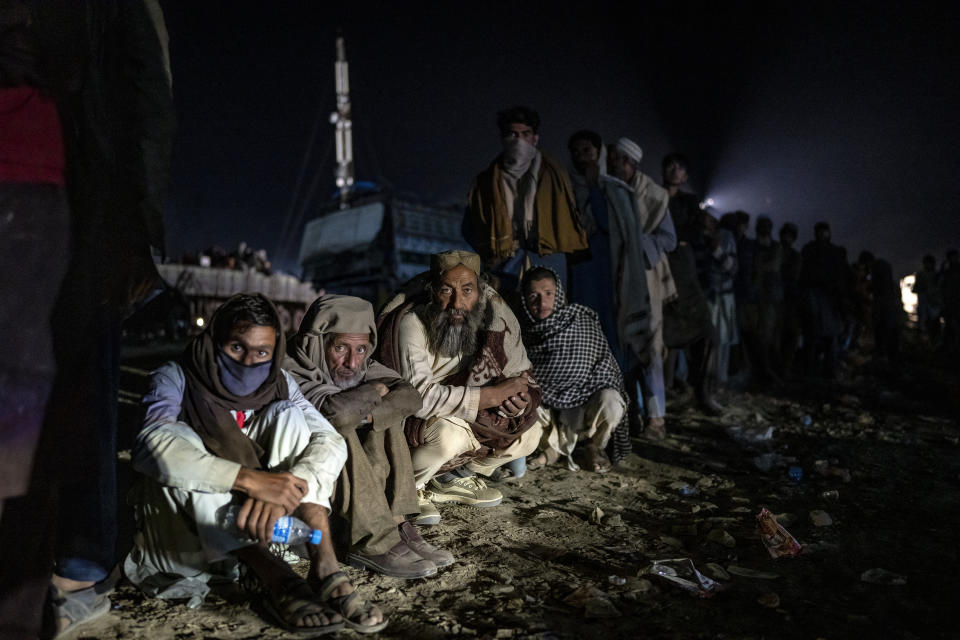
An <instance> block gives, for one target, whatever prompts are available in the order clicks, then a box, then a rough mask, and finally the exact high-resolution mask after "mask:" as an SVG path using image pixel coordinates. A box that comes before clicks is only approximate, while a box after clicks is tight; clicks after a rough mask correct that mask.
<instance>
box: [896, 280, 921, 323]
mask: <svg viewBox="0 0 960 640" xmlns="http://www.w3.org/2000/svg"><path fill="white" fill-rule="evenodd" d="M916 281H917V277H916V276H915V275H913V274H911V275H909V276H904V278H903V280H901V281H900V301H901V302H903V310H904V311H906V312H907V314H908V315H911V316H912V315H915V314H916V313H917V294H915V293H914V292H913V283H914V282H916Z"/></svg>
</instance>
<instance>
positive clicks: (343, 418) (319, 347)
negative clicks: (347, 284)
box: [283, 295, 420, 431]
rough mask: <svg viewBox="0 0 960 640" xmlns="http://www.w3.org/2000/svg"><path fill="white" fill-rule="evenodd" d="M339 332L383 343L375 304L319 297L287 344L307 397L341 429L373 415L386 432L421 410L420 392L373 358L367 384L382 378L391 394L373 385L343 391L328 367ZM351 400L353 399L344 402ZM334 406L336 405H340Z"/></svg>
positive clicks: (289, 365)
mask: <svg viewBox="0 0 960 640" xmlns="http://www.w3.org/2000/svg"><path fill="white" fill-rule="evenodd" d="M337 333H356V334H360V333H367V334H369V335H370V344H371V347H372V349H371V351H373V349H375V348H376V346H377V327H376V324H375V323H374V320H373V306H372V305H371V304H370V303H369V302H367V301H366V300H362V299H360V298H355V297H353V296H341V295H325V296H321V297H319V298H317V299H316V300H315V301H314V302H313V304H311V305H310V308H309V309H308V310H307V313H306V315H304V317H303V320H302V321H301V322H300V331H299V332H297V335H296V336H294V337H293V339H292V340H291V341H290V344H288V345H287V357H286V359H285V360H284V361H283V368H284V369H286V370H287V371H289V372H290V375H292V376H293V379H294V380H296V381H297V384H298V385H300V390H301V391H302V392H303V395H304V397H306V399H307V400H308V401H309V402H310V403H311V404H313V405H314V406H315V407H316V408H317V409H319V410H320V411H321V412H322V413H323V414H324V415H325V416H326V417H327V418H329V419H330V421H331V422H332V423H333V425H334V426H335V427H337V429H338V430H339V429H340V428H341V427H342V426H346V425H349V426H350V427H356V426H357V424H359V423H360V422H361V421H362V420H363V418H364V416H365V415H366V414H368V413H370V414H372V415H373V417H374V421H373V428H374V429H375V430H376V431H382V430H384V429H386V428H388V427H390V425H391V424H392V423H394V422H396V421H397V420H403V419H404V418H405V417H406V416H408V415H411V414H413V413H416V412H417V411H419V410H420V395H419V394H418V393H417V392H416V390H415V389H414V388H413V387H412V386H411V385H410V384H408V383H407V382H406V381H405V380H403V378H401V377H400V374H398V373H397V372H396V371H393V370H391V369H388V368H387V367H385V366H383V365H382V364H380V363H379V362H376V361H375V360H373V358H372V357H371V358H368V359H367V361H366V362H365V363H364V368H363V376H362V382H364V383H366V382H371V381H377V382H380V383H382V384H384V385H386V386H387V388H388V389H389V390H390V392H389V393H388V394H387V395H386V396H384V397H383V398H381V397H380V394H379V393H377V392H376V390H374V389H373V388H372V387H369V386H366V387H365V386H363V385H361V386H360V387H356V388H354V389H349V390H343V389H341V388H340V387H338V386H337V385H336V384H335V383H334V381H333V376H331V375H330V370H329V368H328V367H327V359H326V354H325V353H324V348H325V340H326V338H327V336H329V335H331V334H337ZM346 398H350V400H351V401H348V402H338V400H344V399H346ZM332 405H336V406H335V407H334V406H332Z"/></svg>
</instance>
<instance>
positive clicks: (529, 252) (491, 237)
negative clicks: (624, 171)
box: [463, 106, 587, 295]
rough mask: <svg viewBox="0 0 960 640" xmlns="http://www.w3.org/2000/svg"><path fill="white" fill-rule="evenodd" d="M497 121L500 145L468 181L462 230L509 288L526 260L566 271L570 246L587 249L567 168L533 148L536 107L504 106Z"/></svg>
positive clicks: (537, 120) (526, 265)
mask: <svg viewBox="0 0 960 640" xmlns="http://www.w3.org/2000/svg"><path fill="white" fill-rule="evenodd" d="M497 128H498V129H499V131H500V140H501V143H502V145H503V152H502V153H501V154H500V155H499V156H497V157H496V159H494V161H493V162H492V163H491V164H490V166H489V167H487V168H486V169H485V170H484V171H483V172H482V173H480V175H478V176H477V177H476V179H475V180H474V182H473V185H472V186H471V187H470V193H469V195H468V196H467V211H466V216H465V217H464V220H463V235H464V238H466V240H467V242H469V243H470V245H471V246H472V247H473V248H474V249H475V250H476V252H477V253H478V254H479V255H480V257H481V258H482V260H483V266H484V268H485V269H487V270H488V271H490V272H491V273H493V274H494V275H496V276H497V277H498V278H500V280H501V283H500V284H501V287H500V289H501V291H502V292H503V293H504V294H505V295H507V294H511V295H512V294H514V293H515V292H516V290H517V287H518V284H519V277H520V275H521V274H522V273H523V272H524V271H525V270H526V269H528V268H530V266H536V265H545V266H549V267H551V268H552V269H554V270H556V271H557V272H558V273H563V274H565V273H566V268H567V265H566V261H567V254H570V253H573V252H575V251H581V250H583V249H586V248H587V237H586V233H585V231H584V229H583V226H582V225H581V223H580V218H579V216H578V214H577V205H576V202H575V200H574V196H573V188H572V187H571V185H570V179H569V178H568V177H567V172H566V171H564V170H563V168H562V167H561V166H560V165H558V164H557V163H556V162H554V161H553V160H552V159H551V158H549V157H548V156H547V155H545V154H544V153H542V152H541V151H540V149H539V148H538V145H539V143H540V116H539V115H538V114H537V112H536V111H534V110H533V109H530V108H529V107H523V106H515V107H511V108H509V109H506V110H504V111H501V112H500V113H498V114H497Z"/></svg>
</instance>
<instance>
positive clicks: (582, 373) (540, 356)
mask: <svg viewBox="0 0 960 640" xmlns="http://www.w3.org/2000/svg"><path fill="white" fill-rule="evenodd" d="M544 268H545V269H547V270H548V271H550V272H551V273H552V274H553V278H554V280H555V281H556V283H557V296H556V298H555V300H554V303H553V313H551V314H550V315H549V316H547V317H546V318H544V319H542V320H536V319H535V318H534V317H533V316H532V315H530V311H529V310H528V309H527V306H526V304H522V306H523V313H524V320H525V322H524V323H523V327H522V330H523V342H524V344H525V345H526V347H527V356H528V357H529V358H530V361H531V362H532V363H533V372H534V375H535V376H536V378H537V382H538V383H539V384H540V387H541V389H542V393H543V395H542V398H543V403H544V404H545V405H547V406H549V407H552V408H554V409H561V410H562V409H574V408H578V407H583V406H584V405H586V403H587V400H589V399H590V396H591V395H593V394H594V393H596V392H597V391H600V390H601V389H616V390H617V391H619V392H620V394H621V395H622V396H623V398H624V400H625V401H627V394H626V391H625V390H624V387H623V374H622V373H621V372H620V367H619V366H618V365H617V361H616V360H614V358H613V354H612V353H611V352H610V346H609V345H608V344H607V339H606V337H604V335H603V330H602V329H601V328H600V320H599V318H598V316H597V312H596V311H594V310H593V309H591V308H589V307H585V306H583V305H582V304H567V303H566V294H565V293H564V290H563V282H562V281H561V280H560V276H559V275H557V272H556V271H554V270H553V269H550V268H549V267H544ZM531 273H532V271H528V272H527V275H525V276H524V278H523V282H522V285H521V286H522V289H521V290H522V291H526V288H527V285H528V284H529V282H530V274H531ZM628 404H629V403H628ZM573 442H576V438H574V439H573ZM611 444H612V448H613V455H611V460H613V462H618V461H619V460H622V459H623V458H625V457H626V456H627V455H629V453H630V451H631V449H632V446H631V444H630V426H629V423H628V421H627V415H626V413H624V416H623V419H621V420H620V423H619V424H618V425H617V426H616V428H615V429H614V432H613V437H612V438H611Z"/></svg>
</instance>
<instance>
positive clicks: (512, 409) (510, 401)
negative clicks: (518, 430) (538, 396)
mask: <svg viewBox="0 0 960 640" xmlns="http://www.w3.org/2000/svg"><path fill="white" fill-rule="evenodd" d="M529 404H530V396H529V395H527V393H526V392H524V391H521V392H520V393H518V394H517V395H515V396H510V397H509V398H507V399H506V400H504V401H503V402H502V403H500V410H501V411H503V412H504V413H505V414H507V415H508V416H510V417H511V418H516V417H519V416H520V415H521V414H522V413H523V412H524V411H525V410H526V408H527V405H529Z"/></svg>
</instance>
